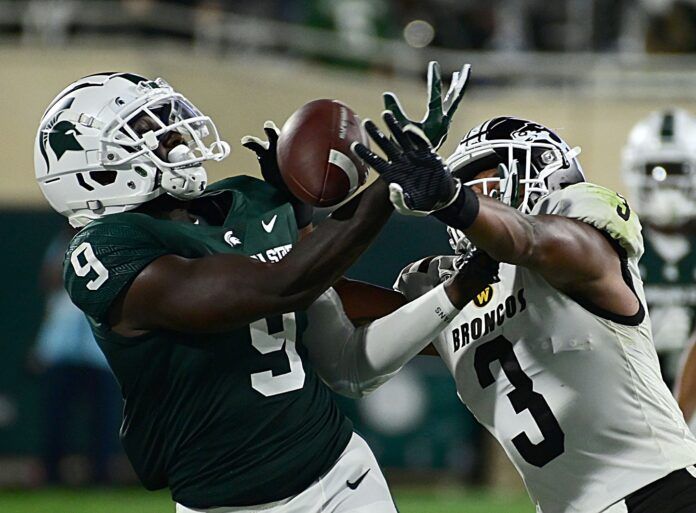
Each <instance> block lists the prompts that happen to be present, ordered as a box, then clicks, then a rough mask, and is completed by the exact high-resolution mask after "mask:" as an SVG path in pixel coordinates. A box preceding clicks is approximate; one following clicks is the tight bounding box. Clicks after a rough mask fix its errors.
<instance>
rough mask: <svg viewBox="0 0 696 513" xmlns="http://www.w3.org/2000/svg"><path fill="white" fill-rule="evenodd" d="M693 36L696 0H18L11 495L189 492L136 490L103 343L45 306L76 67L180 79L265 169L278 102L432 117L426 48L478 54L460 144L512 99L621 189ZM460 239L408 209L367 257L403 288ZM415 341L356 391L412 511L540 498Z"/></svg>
mask: <svg viewBox="0 0 696 513" xmlns="http://www.w3.org/2000/svg"><path fill="white" fill-rule="evenodd" d="M694 51H696V2H694V1H693V0H692V1H674V0H557V1H554V2H549V1H542V0H427V1H425V0H421V1H413V0H254V1H243V0H237V1H233V0H229V1H223V0H219V1H215V0H201V1H195V0H190V1H183V0H182V1H169V2H164V1H160V2H155V1H149V0H123V1H100V0H90V1H87V0H85V1H79V0H32V1H0V114H1V115H0V134H1V135H0V155H1V156H2V172H1V175H0V176H1V177H2V178H1V183H2V186H1V187H0V240H1V241H2V252H1V253H0V259H1V261H0V269H2V276H3V287H2V292H1V293H0V298H1V299H0V337H1V339H2V343H1V344H0V362H2V363H1V364H0V512H3V513H5V512H7V513H25V512H30V511H31V512H42V513H43V512H46V513H59V512H70V513H81V512H85V513H87V512H89V513H93V512H94V513H101V512H111V511H119V512H120V511H129V512H134V513H139V512H142V513H150V512H160V511H172V510H173V506H172V503H171V502H170V500H169V498H168V496H167V494H166V493H155V494H153V493H149V492H146V491H145V490H143V489H140V488H137V483H136V480H135V477H134V475H133V473H132V471H131V470H130V467H129V465H128V463H127V461H126V460H125V458H124V456H123V454H122V452H121V451H120V449H119V446H118V441H117V429H118V416H119V398H118V392H117V390H116V389H115V387H114V386H113V385H112V384H110V381H109V384H106V383H105V382H104V380H103V378H104V376H105V373H106V371H105V370H104V368H103V365H102V362H101V361H100V360H99V355H98V354H96V355H95V354H93V353H91V352H90V350H89V349H85V348H84V347H82V348H79V347H74V346H71V349H70V350H67V351H62V350H61V347H60V344H62V343H66V344H70V343H71V342H70V340H69V339H70V337H80V336H82V335H80V334H79V333H73V332H68V331H69V330H68V329H67V328H60V326H58V327H56V326H55V325H50V324H48V321H50V319H47V317H46V312H47V311H49V310H50V308H48V309H47V306H51V305H50V304H49V303H50V301H51V297H52V292H51V291H53V290H55V288H56V287H57V286H59V285H57V284H56V281H55V280H56V278H55V273H56V269H57V267H56V262H57V261H58V260H60V258H59V255H60V254H61V252H62V249H61V248H62V247H63V246H64V245H65V241H64V239H63V238H61V237H65V235H64V234H61V230H62V228H63V226H64V225H66V224H67V223H65V221H64V219H63V218H61V217H60V216H58V215H57V214H54V213H53V212H52V211H50V210H49V207H48V205H47V204H46V203H45V201H44V200H43V197H42V196H41V193H40V192H39V189H38V187H37V186H36V184H35V181H34V178H33V174H34V172H33V162H32V158H33V154H32V152H33V148H32V145H33V140H34V135H35V130H36V126H37V123H38V120H39V118H40V116H41V114H42V111H43V109H44V107H45V106H46V105H47V104H48V102H49V101H50V100H51V99H52V98H53V97H54V95H55V94H56V93H57V92H58V91H59V90H61V89H62V88H63V87H65V86H66V85H67V84H69V83H70V82H72V81H73V80H75V79H76V78H78V77H81V76H84V75H87V74H91V73H94V72H98V71H106V70H124V71H133V72H136V73H139V74H142V75H146V76H151V77H156V76H162V77H165V78H166V80H167V81H169V82H170V83H171V84H173V85H174V86H175V87H176V88H177V89H178V90H180V91H181V92H183V93H184V94H186V95H187V96H188V97H190V98H192V99H193V101H194V102H195V103H196V104H197V105H198V106H199V107H201V109H202V110H203V111H204V112H206V113H208V114H210V115H211V116H212V117H213V119H214V120H215V121H216V123H217V124H218V127H219V128H220V129H221V133H222V135H223V136H224V138H225V139H226V140H227V141H229V142H230V143H231V144H232V145H233V154H232V156H231V157H230V158H229V159H227V160H226V161H225V162H224V163H223V164H214V165H211V166H210V167H209V168H208V171H209V173H210V174H211V175H212V178H221V177H224V176H228V175H230V174H238V173H246V174H253V175H258V174H259V173H258V170H257V164H256V161H255V158H254V156H253V155H252V154H251V153H250V152H248V151H246V150H244V149H243V148H241V147H240V146H239V144H238V141H239V139H240V138H241V137H242V136H243V135H246V134H248V133H253V134H257V135H259V134H260V133H261V131H262V130H261V127H262V124H263V122H264V121H265V120H266V119H273V120H275V121H276V122H277V123H278V124H279V125H280V124H282V123H283V122H284V120H285V119H286V118H287V117H288V116H289V114H290V113H292V112H293V111H294V110H295V109H296V108H297V107H299V106H300V105H302V104H303V103H305V102H307V101H309V100H311V99H315V98H320V97H328V98H338V99H341V100H343V101H345V102H346V103H348V104H349V105H351V106H352V107H353V108H354V109H355V110H356V111H357V112H358V113H359V114H360V115H361V116H363V117H371V118H377V117H378V116H379V113H380V111H381V110H382V103H381V93H382V92H383V91H385V90H392V91H395V92H397V93H398V95H399V97H400V98H401V100H402V102H403V103H404V105H405V107H406V108H407V111H408V112H409V113H410V114H412V115H414V116H420V115H421V114H422V112H423V111H424V106H425V83H424V74H425V69H426V65H427V63H428V61H430V60H433V59H435V60H438V61H439V62H440V63H441V64H442V67H443V71H444V74H445V75H447V76H449V74H451V72H453V71H455V70H457V69H458V68H459V67H460V66H461V65H462V64H463V63H466V62H469V63H471V64H472V65H473V79H472V83H471V85H470V87H469V91H468V93H467V95H466V97H465V99H464V101H463V104H462V106H461V107H460V109H459V112H458V113H457V116H456V118H455V121H454V123H453V127H452V130H451V132H450V133H451V135H450V137H449V140H448V141H447V143H446V144H445V147H444V149H443V152H442V153H443V155H447V154H448V153H449V152H450V151H451V150H453V149H454V147H455V146H456V142H457V140H458V137H459V136H460V135H462V134H463V133H464V132H465V131H466V130H467V129H468V128H470V127H471V126H473V125H474V124H476V123H479V122H481V121H482V120H484V119H486V118H489V117H492V116H494V115H499V114H513V115H517V116H521V117H528V118H531V119H535V120H538V121H541V122H543V123H544V124H547V125H549V126H551V127H554V128H556V129H558V131H559V132H560V134H561V135H562V136H563V137H564V138H565V139H566V140H568V141H569V142H570V143H571V144H574V145H579V146H581V147H582V150H583V151H582V155H581V161H582V162H583V165H584V167H585V170H586V172H587V174H588V175H589V178H590V179H591V180H592V181H595V182H598V183H600V184H602V185H605V186H608V187H611V188H615V189H617V190H619V191H623V190H624V187H623V185H622V184H621V182H620V175H619V169H620V154H621V147H622V146H623V144H624V142H625V140H626V136H627V134H628V131H629V129H630V127H631V126H632V125H633V124H634V123H635V122H637V121H638V120H639V119H641V118H643V117H644V116H645V115H646V114H648V113H649V112H651V111H653V110H655V109H658V108H663V107H666V106H680V107H684V108H687V109H690V110H696V92H695V91H696V89H695V86H696V58H695V57H694V56H693V54H692V53H693V52H694ZM61 245H63V246H61ZM447 249H448V247H447V239H446V235H445V233H444V230H443V229H442V228H441V227H440V226H439V225H438V224H437V223H432V222H429V221H427V220H421V221H418V222H414V221H412V220H405V219H399V218H395V219H393V221H392V222H391V223H390V225H389V226H388V227H387V229H386V230H385V232H384V233H383V235H382V236H381V237H380V238H379V240H378V241H377V242H376V244H375V245H374V246H373V247H372V248H371V250H370V251H369V252H368V254H366V255H365V256H364V257H363V258H362V259H361V260H360V261H359V262H358V264H357V265H356V266H355V267H354V269H352V271H351V273H350V274H351V276H352V277H355V278H361V279H366V280H369V281H372V282H375V283H379V284H382V285H387V286H389V285H390V284H391V283H392V281H393V279H394V277H395V276H396V274H397V273H398V271H399V270H400V269H401V267H403V265H405V264H406V263H408V262H410V261H412V260H414V259H416V258H419V257H422V256H425V255H427V254H432V253H436V252H440V251H447ZM53 306H55V305H53ZM47 326H48V327H47ZM56 333H60V336H58V335H56ZM61 337H62V338H61ZM66 354H67V356H66ZM61 355H62V356H61ZM417 360H418V361H415V362H413V363H412V364H410V365H409V366H408V367H407V368H406V369H405V370H404V371H403V372H402V373H401V374H400V375H399V376H398V377H397V378H395V379H394V380H393V381H392V382H390V383H389V384H388V385H386V386H385V387H383V388H382V389H381V390H379V391H378V392H377V393H375V394H374V395H373V396H370V397H369V398H367V399H364V400H362V401H358V402H352V401H347V400H342V401H341V405H342V407H343V408H344V409H345V411H346V413H348V414H349V416H351V417H352V419H353V420H354V421H355V423H356V426H357V427H358V430H359V431H360V432H361V433H362V434H363V435H364V436H365V437H366V438H367V440H368V441H369V442H370V445H371V446H372V448H373V450H374V451H375V453H376V455H377V457H378V459H379V460H380V461H381V463H382V465H383V466H384V467H385V468H386V472H387V476H388V478H389V479H390V481H391V482H392V483H393V484H394V485H395V490H396V498H397V501H398V504H399V506H400V508H401V510H402V511H403V512H405V513H409V512H417V511H423V512H435V513H437V512H443V513H444V512H450V511H451V512H454V511H466V512H470V513H475V512H488V513H494V512H498V511H500V512H507V513H516V512H520V513H522V512H531V511H532V510H533V508H532V506H531V504H530V503H529V501H528V500H527V499H526V498H525V496H524V491H523V488H522V486H521V483H520V481H519V478H518V477H517V475H516V474H515V473H514V471H513V470H511V468H510V465H509V464H508V463H507V460H506V458H505V456H504V455H502V454H501V453H500V451H499V450H498V449H497V448H496V447H495V446H494V443H493V442H492V441H491V440H490V439H489V437H488V436H487V435H485V434H484V433H482V432H481V430H480V428H479V427H478V426H477V424H476V423H475V421H474V419H473V418H472V417H471V415H470V414H469V413H468V412H467V410H466V409H465V408H464V407H463V406H462V405H461V404H460V403H459V401H458V400H457V397H456V394H455V389H454V386H453V383H452V381H451V379H450V377H449V374H447V372H446V370H445V368H444V366H443V365H441V364H440V362H439V361H437V360H435V359H432V360H431V359H423V358H421V359H417ZM107 377H108V376H107ZM56 383H60V386H58V385H56Z"/></svg>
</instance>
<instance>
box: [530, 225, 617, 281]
mask: <svg viewBox="0 0 696 513" xmlns="http://www.w3.org/2000/svg"><path fill="white" fill-rule="evenodd" d="M530 220H531V223H532V225H533V238H534V243H533V246H532V248H533V249H532V252H531V254H530V257H529V260H528V262H527V263H526V267H529V268H531V269H533V270H535V271H537V272H539V273H540V274H541V275H542V276H544V278H546V279H547V280H548V281H549V282H550V283H552V284H555V285H559V286H563V285H567V284H572V283H575V282H588V281H593V280H598V279H601V278H602V277H603V276H604V275H605V274H606V273H607V271H609V270H610V269H611V267H612V265H611V264H612V262H613V263H615V264H616V267H617V269H618V265H619V256H618V254H617V253H616V251H615V250H614V248H612V246H611V244H610V243H609V242H608V241H607V239H606V237H605V235H603V234H602V233H601V232H600V231H599V230H598V229H596V228H594V227H593V226H590V225H589V224H587V223H584V222H582V221H578V220H575V219H569V218H566V217H561V216H556V215H536V216H530Z"/></svg>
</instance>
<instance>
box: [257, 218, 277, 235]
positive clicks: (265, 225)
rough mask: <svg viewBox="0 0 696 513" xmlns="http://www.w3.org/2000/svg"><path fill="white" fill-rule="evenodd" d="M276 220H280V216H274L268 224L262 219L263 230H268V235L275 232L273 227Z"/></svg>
mask: <svg viewBox="0 0 696 513" xmlns="http://www.w3.org/2000/svg"><path fill="white" fill-rule="evenodd" d="M276 219H278V214H276V215H274V216H273V219H271V221H270V222H269V223H268V224H266V222H265V221H264V220H263V219H262V220H261V226H263V229H264V230H266V233H271V232H272V231H273V227H274V226H275V222H276Z"/></svg>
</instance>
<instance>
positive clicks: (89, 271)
mask: <svg viewBox="0 0 696 513" xmlns="http://www.w3.org/2000/svg"><path fill="white" fill-rule="evenodd" d="M170 252H171V251H168V250H167V248H166V247H165V246H164V245H163V244H162V243H161V242H160V241H159V240H158V239H157V238H156V237H155V236H154V235H153V234H152V233H151V232H149V231H148V230H147V229H146V228H144V227H142V226H139V225H138V224H136V223H128V222H95V223H92V224H90V225H89V226H87V227H86V228H85V229H83V230H82V231H81V232H80V233H78V234H77V235H76V236H75V238H74V239H73V240H72V242H71V243H70V246H69V248H68V251H67V253H66V255H65V263H64V272H63V275H64V279H65V288H66V289H67V291H68V294H70V297H71V299H72V301H73V303H75V304H76V305H77V306H78V307H79V308H80V309H81V310H82V311H83V312H84V313H86V314H87V315H89V316H90V317H92V318H93V319H94V320H96V321H98V322H102V321H105V320H106V316H107V313H108V311H109V308H110V306H111V304H112V303H113V301H114V300H115V299H116V298H117V297H118V296H119V294H120V293H121V291H122V290H124V289H125V288H126V287H127V286H128V285H130V283H131V282H132V281H133V280H134V279H135V277H136V276H137V275H138V274H139V273H140V271H142V270H143V269H144V268H145V267H147V265H148V264H150V262H152V261H153V260H155V259H156V258H159V257H160V256H163V255H166V254H168V253H170Z"/></svg>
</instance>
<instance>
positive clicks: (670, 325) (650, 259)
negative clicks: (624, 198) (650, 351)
mask: <svg viewBox="0 0 696 513" xmlns="http://www.w3.org/2000/svg"><path fill="white" fill-rule="evenodd" d="M621 171H622V177H623V179H624V182H625V183H626V185H627V187H628V190H629V193H630V197H629V199H630V200H631V205H632V206H633V207H634V208H635V210H636V211H637V212H638V214H639V215H640V219H641V222H642V224H643V237H644V242H645V251H644V253H643V256H642V258H641V261H640V272H641V276H642V278H643V283H644V287H645V298H646V301H647V305H648V308H649V310H650V319H651V323H652V332H653V340H654V342H655V348H656V350H657V353H658V356H659V357H660V364H661V367H662V374H663V376H664V378H665V380H666V381H667V384H668V385H670V386H671V385H672V384H673V383H674V379H675V376H676V374H677V368H678V362H679V359H680V355H681V354H682V352H683V351H684V349H685V348H686V346H687V342H688V340H689V338H690V336H691V333H692V332H693V330H694V327H695V325H696V283H695V281H696V252H694V247H696V230H694V229H693V221H694V220H695V219H696V118H695V117H694V116H693V115H691V114H690V113H689V112H687V111H685V110H684V109H675V108H672V109H666V110H662V111H657V112H653V113H651V114H650V115H648V116H647V117H646V118H644V119H641V120H640V121H639V122H638V123H637V124H636V125H635V126H634V127H633V129H632V130H631V132H630V134H629V136H628V141H627V143H626V145H625V147H624V149H623V154H622V169H621ZM687 418H689V417H687Z"/></svg>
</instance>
